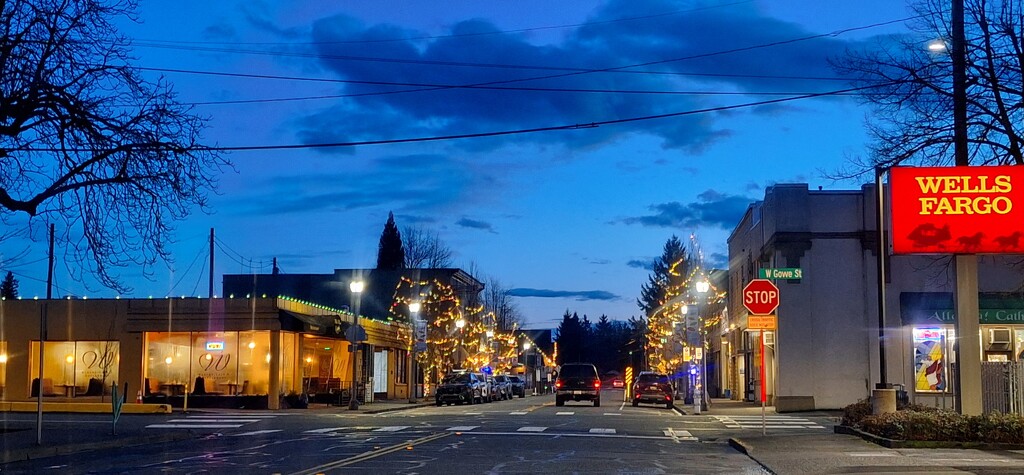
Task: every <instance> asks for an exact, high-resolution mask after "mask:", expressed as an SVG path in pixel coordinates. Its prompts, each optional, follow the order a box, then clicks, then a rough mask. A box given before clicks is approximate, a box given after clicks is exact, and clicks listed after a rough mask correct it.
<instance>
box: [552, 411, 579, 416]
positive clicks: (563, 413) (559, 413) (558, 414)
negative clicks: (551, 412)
mask: <svg viewBox="0 0 1024 475" xmlns="http://www.w3.org/2000/svg"><path fill="white" fill-rule="evenodd" d="M573 414H576V413H575V412H556V413H555V415H556V416H571V415H573Z"/></svg>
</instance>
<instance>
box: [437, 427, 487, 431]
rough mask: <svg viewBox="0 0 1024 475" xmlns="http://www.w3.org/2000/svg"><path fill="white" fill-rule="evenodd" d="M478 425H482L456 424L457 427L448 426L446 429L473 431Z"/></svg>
mask: <svg viewBox="0 0 1024 475" xmlns="http://www.w3.org/2000/svg"><path fill="white" fill-rule="evenodd" d="M477 427H480V426H455V427H449V428H447V429H445V430H450V431H455V432H469V431H471V430H473V429H476V428H477Z"/></svg>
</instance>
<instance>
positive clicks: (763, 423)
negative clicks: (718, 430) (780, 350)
mask: <svg viewBox="0 0 1024 475" xmlns="http://www.w3.org/2000/svg"><path fill="white" fill-rule="evenodd" d="M758 337H759V338H758V339H759V340H761V435H765V432H767V427H768V417H767V416H766V415H765V399H767V398H768V391H767V387H766V386H765V380H764V375H765V370H764V363H765V361H764V330H761V331H760V332H758Z"/></svg>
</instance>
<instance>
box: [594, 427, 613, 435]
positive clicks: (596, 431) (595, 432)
mask: <svg viewBox="0 0 1024 475" xmlns="http://www.w3.org/2000/svg"><path fill="white" fill-rule="evenodd" d="M590 433H591V434H614V433H615V429H597V428H595V429H590Z"/></svg>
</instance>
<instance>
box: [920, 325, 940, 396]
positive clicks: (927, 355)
mask: <svg viewBox="0 0 1024 475" xmlns="http://www.w3.org/2000/svg"><path fill="white" fill-rule="evenodd" d="M945 336H946V335H945V331H944V330H943V329H941V328H915V329H914V373H915V377H914V381H915V382H914V386H915V389H916V390H918V391H936V392H941V391H945V390H946V372H945V371H946V369H945V364H946V358H945V356H946V355H945V347H946V338H945Z"/></svg>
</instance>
